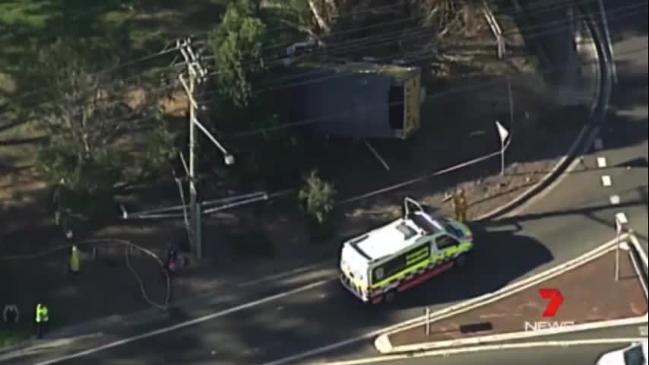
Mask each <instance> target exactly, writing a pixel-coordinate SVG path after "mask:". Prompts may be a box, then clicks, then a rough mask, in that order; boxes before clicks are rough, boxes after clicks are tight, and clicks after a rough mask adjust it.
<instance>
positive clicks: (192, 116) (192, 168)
mask: <svg viewBox="0 0 649 365" xmlns="http://www.w3.org/2000/svg"><path fill="white" fill-rule="evenodd" d="M177 46H178V49H179V50H180V53H181V54H182V55H183V58H184V59H185V64H186V65H187V75H186V76H185V75H183V74H182V73H181V74H180V75H178V78H179V80H180V83H181V84H182V85H183V88H184V89H185V92H186V93H187V100H188V104H189V168H188V170H189V171H188V175H189V176H188V178H189V209H188V210H189V212H188V213H189V214H188V215H189V227H187V232H188V235H189V240H190V244H191V245H192V249H193V251H194V253H195V255H196V258H198V259H201V258H202V257H203V240H202V238H203V237H202V233H201V232H202V224H201V218H202V213H203V212H202V208H201V203H200V202H199V201H198V189H197V187H196V178H197V177H196V138H197V137H198V136H197V134H196V133H197V131H196V128H197V127H198V129H199V130H200V131H201V132H203V134H205V136H207V138H208V139H209V140H210V141H211V142H212V143H213V144H214V145H215V146H216V147H217V148H218V149H219V151H221V153H222V154H223V159H224V161H225V164H226V165H228V166H229V165H232V164H234V156H233V155H232V154H230V152H228V150H226V149H225V147H223V145H221V143H219V141H218V140H217V139H216V137H214V136H213V135H212V133H210V131H209V130H208V129H207V128H206V127H205V126H204V125H203V124H202V123H201V122H200V121H199V120H198V117H197V116H196V114H197V110H198V108H199V107H198V102H197V101H196V98H195V97H194V94H195V91H196V86H197V85H199V84H200V83H202V82H204V81H205V79H206V77H207V71H206V70H205V68H203V66H202V65H201V63H200V60H199V58H198V56H197V53H196V52H194V50H193V49H192V47H191V40H190V39H186V40H184V41H182V42H180V41H179V42H178V44H177ZM186 77H188V79H186ZM183 209H187V208H186V207H184V206H183ZM185 214H187V212H186V211H185Z"/></svg>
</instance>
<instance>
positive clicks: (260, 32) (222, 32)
mask: <svg viewBox="0 0 649 365" xmlns="http://www.w3.org/2000/svg"><path fill="white" fill-rule="evenodd" d="M265 36H266V26H265V24H264V22H263V21H262V20H261V15H260V10H259V2H258V1H257V0H237V1H234V2H232V3H230V4H229V5H228V7H227V9H226V11H225V15H224V16H223V20H222V21H221V23H220V25H219V26H218V27H217V28H216V29H214V30H213V31H212V32H210V34H209V39H208V42H209V46H210V48H211V50H212V53H213V54H214V59H215V61H214V62H215V66H216V81H217V83H218V85H217V87H218V89H219V90H220V91H221V93H222V94H223V95H224V96H225V97H227V98H228V99H229V100H230V101H231V102H232V103H234V104H235V105H236V106H237V107H245V106H247V105H248V102H249V101H250V98H251V97H252V93H253V86H252V83H253V79H254V78H255V76H256V75H258V74H259V73H260V72H261V71H263V70H264V68H265V67H264V64H263V60H262V48H263V45H264V38H265Z"/></svg>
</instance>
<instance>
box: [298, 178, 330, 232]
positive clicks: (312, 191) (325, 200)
mask: <svg viewBox="0 0 649 365" xmlns="http://www.w3.org/2000/svg"><path fill="white" fill-rule="evenodd" d="M335 194H336V190H335V189H334V186H333V184H331V183H329V182H327V181H325V180H323V179H322V178H320V177H319V176H318V172H317V171H315V170H313V171H311V172H310V173H309V175H307V176H306V177H305V178H304V185H303V186H302V188H301V189H300V193H299V195H298V199H299V201H300V206H301V207H302V209H303V211H304V212H305V213H306V216H307V218H308V219H309V220H310V221H311V222H314V223H317V225H320V226H323V225H325V224H326V223H327V221H328V218H329V214H330V213H331V211H332V210H333V208H334V195H335Z"/></svg>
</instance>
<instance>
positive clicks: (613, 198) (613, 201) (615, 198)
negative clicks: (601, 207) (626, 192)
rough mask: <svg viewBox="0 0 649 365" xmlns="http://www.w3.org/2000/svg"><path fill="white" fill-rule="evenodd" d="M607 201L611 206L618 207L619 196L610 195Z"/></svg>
mask: <svg viewBox="0 0 649 365" xmlns="http://www.w3.org/2000/svg"><path fill="white" fill-rule="evenodd" d="M609 201H610V202H611V205H618V204H620V196H619V195H611V197H610V198H609Z"/></svg>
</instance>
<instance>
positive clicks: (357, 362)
mask: <svg viewBox="0 0 649 365" xmlns="http://www.w3.org/2000/svg"><path fill="white" fill-rule="evenodd" d="M644 339H645V338H644V337H626V338H600V339H592V340H568V341H535V342H523V343H512V344H491V345H481V346H467V347H460V348H453V349H443V350H429V351H422V352H416V353H408V354H394V355H384V356H376V357H370V358H362V359H354V360H343V361H333V362H314V363H313V365H316V364H319V365H325V364H326V365H362V364H376V363H381V362H388V361H390V362H393V361H399V360H406V359H412V358H422V357H448V356H452V355H458V354H467V353H476V352H486V351H502V350H524V349H531V348H540V347H562V348H565V347H573V346H596V345H616V344H629V343H633V342H640V341H642V340H644Z"/></svg>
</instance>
